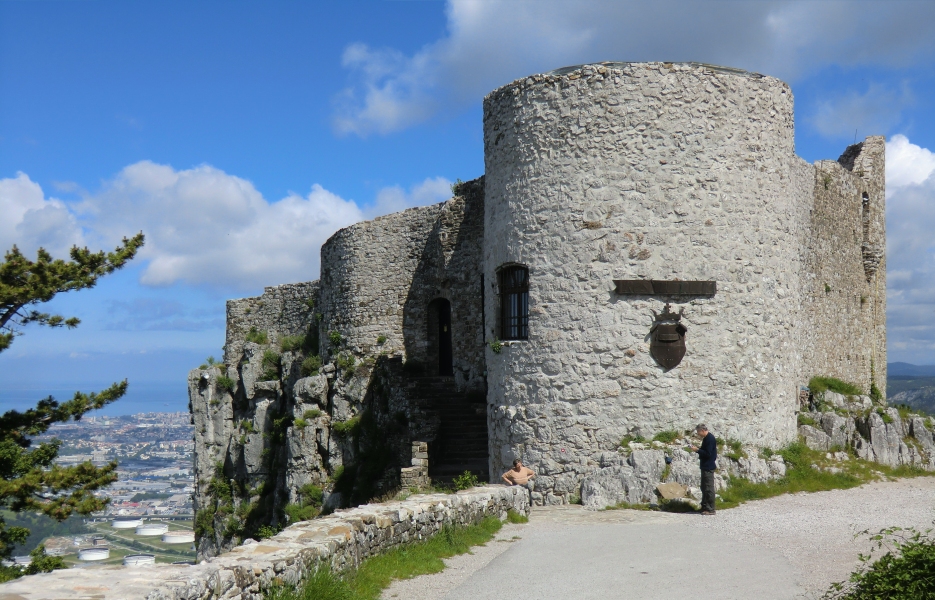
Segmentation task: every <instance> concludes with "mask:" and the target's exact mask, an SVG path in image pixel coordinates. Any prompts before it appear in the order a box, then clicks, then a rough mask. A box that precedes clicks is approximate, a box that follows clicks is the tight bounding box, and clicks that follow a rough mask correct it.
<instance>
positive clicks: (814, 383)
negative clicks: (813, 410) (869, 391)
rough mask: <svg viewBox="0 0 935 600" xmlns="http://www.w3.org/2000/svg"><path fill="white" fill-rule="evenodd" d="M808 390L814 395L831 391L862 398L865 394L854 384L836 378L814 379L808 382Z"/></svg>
mask: <svg viewBox="0 0 935 600" xmlns="http://www.w3.org/2000/svg"><path fill="white" fill-rule="evenodd" d="M808 389H809V390H810V391H811V392H812V394H821V393H822V392H824V391H825V390H830V391H832V392H835V393H838V394H842V395H844V396H860V395H862V394H863V393H864V391H863V390H862V389H860V388H859V387H857V386H856V385H854V384H853V383H848V382H846V381H841V380H840V379H835V378H834V377H812V378H811V379H809V380H808Z"/></svg>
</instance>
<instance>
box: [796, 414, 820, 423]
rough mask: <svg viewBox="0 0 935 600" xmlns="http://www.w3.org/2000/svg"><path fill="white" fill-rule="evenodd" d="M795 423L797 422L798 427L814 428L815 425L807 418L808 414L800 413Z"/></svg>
mask: <svg viewBox="0 0 935 600" xmlns="http://www.w3.org/2000/svg"><path fill="white" fill-rule="evenodd" d="M796 421H797V422H798V424H799V425H811V426H812V427H814V426H815V424H816V423H815V419H813V418H812V417H811V416H809V415H808V413H802V412H800V413H799V414H798V415H797V416H796Z"/></svg>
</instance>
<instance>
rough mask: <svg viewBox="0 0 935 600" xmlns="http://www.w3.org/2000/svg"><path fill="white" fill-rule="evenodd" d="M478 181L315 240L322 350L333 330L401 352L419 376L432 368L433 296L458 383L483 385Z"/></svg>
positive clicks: (366, 351)
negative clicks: (439, 304)
mask: <svg viewBox="0 0 935 600" xmlns="http://www.w3.org/2000/svg"><path fill="white" fill-rule="evenodd" d="M482 181H483V180H479V181H472V182H467V183H463V184H461V186H460V188H459V193H458V195H456V196H455V197H454V198H452V199H451V200H449V201H447V202H443V203H441V204H437V205H434V206H428V207H420V208H411V209H408V210H405V211H403V212H400V213H395V214H392V215H387V216H385V217H378V218H376V219H374V220H373V221H367V222H364V223H358V224H356V225H352V226H350V227H347V228H345V229H342V230H341V231H339V232H337V233H336V234H335V235H334V236H332V237H331V238H330V239H329V240H328V241H327V242H326V243H325V244H324V245H323V246H322V258H321V264H322V273H321V282H322V292H321V299H322V301H321V308H320V310H321V313H322V315H323V321H322V328H321V330H322V344H323V349H324V350H325V352H326V353H329V352H330V353H332V354H333V353H334V350H335V349H334V348H331V346H330V341H329V339H328V335H327V333H328V332H331V331H336V332H338V333H340V335H341V336H342V340H343V341H342V343H343V344H344V345H346V347H348V348H350V349H351V350H352V351H353V352H354V353H355V354H356V355H358V356H376V355H380V354H385V355H399V356H403V357H405V360H406V361H407V362H409V363H410V366H411V367H413V368H415V369H417V370H418V371H419V372H420V373H421V374H427V375H431V374H437V345H436V346H435V347H433V336H434V332H433V330H432V328H433V324H435V323H437V322H436V321H433V314H432V302H433V300H437V299H445V300H447V301H449V302H450V304H451V322H452V345H453V363H454V373H455V377H456V381H457V382H458V385H459V387H462V388H475V389H483V371H484V354H483V339H482V338H483V328H482V327H481V312H482V309H483V307H482V305H481V301H480V297H481V284H480V281H481V267H480V264H481V259H480V257H481V248H482V244H483V215H484V196H483V182H482ZM381 336H384V337H385V338H386V339H385V341H383V342H382V343H380V342H378V340H379V339H381ZM435 343H436V344H437V342H435Z"/></svg>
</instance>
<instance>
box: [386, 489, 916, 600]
mask: <svg viewBox="0 0 935 600" xmlns="http://www.w3.org/2000/svg"><path fill="white" fill-rule="evenodd" d="M933 520H935V478H931V477H922V478H916V479H904V480H900V481H894V482H885V483H871V484H867V485H864V486H861V487H859V488H854V489H851V490H834V491H830V492H819V493H815V494H795V495H786V496H778V497H776V498H770V499H768V500H761V501H757V502H748V503H746V504H744V505H742V506H740V507H738V508H735V509H731V510H722V511H719V512H718V514H717V516H715V517H700V516H696V515H676V514H669V513H657V512H644V511H631V510H617V511H597V512H592V511H585V510H584V509H582V508H581V507H578V506H571V507H568V506H565V507H545V508H536V509H534V511H533V514H532V517H531V519H530V522H529V524H527V525H509V524H507V525H504V527H503V528H502V529H501V530H500V532H499V533H498V534H497V536H496V537H495V539H494V540H493V541H491V542H489V543H487V544H486V545H485V546H481V547H477V548H475V549H474V551H473V554H466V555H461V556H456V557H453V558H451V559H449V560H446V561H445V562H446V564H447V565H448V568H446V569H445V570H444V571H443V572H441V573H438V574H435V575H424V576H421V577H416V578H414V579H410V580H406V581H397V582H394V583H393V585H391V586H390V587H389V588H388V589H387V590H385V591H384V594H383V596H382V597H383V598H399V599H401V600H435V599H442V598H447V599H449V600H454V599H455V598H468V597H471V598H487V597H490V598H494V597H498V596H497V595H496V594H499V593H502V592H504V590H503V589H497V588H498V586H497V582H504V581H506V580H508V579H510V578H511V577H510V574H511V573H516V572H521V573H529V574H531V575H530V577H531V578H532V580H533V582H532V585H533V586H534V587H535V588H536V589H537V590H538V589H539V588H541V589H544V590H549V591H554V592H555V593H556V594H558V595H563V594H562V593H561V592H562V590H564V589H572V590H577V591H578V593H572V594H571V596H569V595H568V594H567V593H565V594H564V596H566V597H572V596H576V597H581V598H585V597H594V598H600V597H615V598H641V597H642V598H652V597H666V596H668V595H671V594H672V593H673V592H685V593H690V594H692V595H694V594H695V592H696V591H697V589H699V588H698V584H699V583H700V582H701V581H702V579H703V578H704V577H713V578H715V581H717V582H719V583H718V587H717V588H714V589H716V590H718V591H719V592H720V593H719V594H717V596H718V597H720V598H732V597H736V598H744V597H760V598H818V597H820V596H821V594H822V593H823V592H824V591H825V590H826V589H827V588H828V586H829V585H830V584H831V583H832V582H834V581H840V580H843V579H846V578H847V576H848V574H849V573H850V572H851V571H852V570H853V569H854V567H855V566H856V565H857V562H858V561H857V555H858V553H860V552H866V551H867V550H869V548H870V545H869V543H868V541H867V540H866V538H864V537H858V538H856V539H855V537H854V534H855V533H857V532H859V531H862V530H865V529H869V530H870V531H877V530H879V529H882V528H884V527H890V526H894V525H899V526H914V527H917V528H923V529H925V528H928V527H932V526H933ZM705 547H709V548H712V549H714V550H715V557H714V558H713V559H712V560H711V561H709V562H705V561H699V560H698V556H699V553H700V552H701V549H702V548H705ZM589 565H590V566H591V568H590V571H589V570H588V566H589ZM628 569H629V570H628ZM634 574H635V575H634ZM639 574H642V575H644V577H643V578H640V577H639ZM647 574H649V576H648V577H646V575H647ZM576 578H580V581H578V580H576ZM601 585H604V586H607V587H606V589H613V590H614V592H613V594H612V595H607V592H606V589H605V590H604V591H601V589H602V588H600V586H601ZM575 586H580V587H575ZM611 586H614V587H611ZM731 590H733V591H731ZM751 590H759V591H758V592H751ZM534 591H535V590H533V589H529V587H528V586H527V588H526V589H525V592H534ZM507 593H509V592H507ZM602 594H603V595H602ZM524 595H527V594H524ZM533 595H535V594H533ZM550 595H551V594H550Z"/></svg>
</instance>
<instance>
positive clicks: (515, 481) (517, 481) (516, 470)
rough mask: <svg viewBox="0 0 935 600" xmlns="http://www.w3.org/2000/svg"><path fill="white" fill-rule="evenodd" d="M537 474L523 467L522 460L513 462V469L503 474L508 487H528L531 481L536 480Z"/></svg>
mask: <svg viewBox="0 0 935 600" xmlns="http://www.w3.org/2000/svg"><path fill="white" fill-rule="evenodd" d="M535 478H536V474H535V473H534V472H533V470H532V469H530V468H528V467H524V466H523V461H521V460H520V459H518V458H517V459H514V460H513V468H512V469H510V470H509V471H507V472H506V473H504V474H503V477H502V479H503V483H505V484H507V485H526V483H527V482H528V481H529V480H530V479H535Z"/></svg>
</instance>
